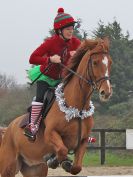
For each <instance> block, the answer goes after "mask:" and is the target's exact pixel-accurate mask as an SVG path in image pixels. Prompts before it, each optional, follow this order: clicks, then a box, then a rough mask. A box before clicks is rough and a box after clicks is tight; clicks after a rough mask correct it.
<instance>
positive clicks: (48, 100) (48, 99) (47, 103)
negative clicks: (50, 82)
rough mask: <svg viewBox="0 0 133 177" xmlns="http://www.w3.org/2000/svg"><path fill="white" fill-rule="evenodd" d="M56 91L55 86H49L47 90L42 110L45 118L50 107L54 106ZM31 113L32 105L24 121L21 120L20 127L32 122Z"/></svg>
mask: <svg viewBox="0 0 133 177" xmlns="http://www.w3.org/2000/svg"><path fill="white" fill-rule="evenodd" d="M54 91H55V90H54V89H53V88H49V89H48V90H47V91H46V92H45V95H44V100H43V108H42V112H41V114H42V117H43V119H45V118H46V116H47V114H48V112H49V110H50V108H51V107H52V105H53V103H54V100H55V94H54ZM30 113H31V106H30V107H29V108H28V109H27V114H25V115H24V117H23V119H22V121H21V122H20V125H19V127H20V128H24V127H26V126H27V125H28V124H29V123H30ZM41 121H42V120H41ZM40 124H41V123H40Z"/></svg>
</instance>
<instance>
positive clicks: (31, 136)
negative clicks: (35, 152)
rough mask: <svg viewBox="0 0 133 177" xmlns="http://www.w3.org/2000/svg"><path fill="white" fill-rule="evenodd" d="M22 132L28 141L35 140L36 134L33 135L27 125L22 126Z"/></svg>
mask: <svg viewBox="0 0 133 177" xmlns="http://www.w3.org/2000/svg"><path fill="white" fill-rule="evenodd" d="M23 134H24V135H25V136H27V137H28V139H29V141H32V142H34V141H35V140H36V135H33V134H32V132H31V131H30V129H28V127H25V128H24V132H23Z"/></svg>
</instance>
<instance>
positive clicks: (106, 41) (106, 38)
mask: <svg viewBox="0 0 133 177" xmlns="http://www.w3.org/2000/svg"><path fill="white" fill-rule="evenodd" d="M103 40H104V43H105V45H106V47H107V48H108V49H109V46H110V39H109V37H108V36H106V37H104V38H103Z"/></svg>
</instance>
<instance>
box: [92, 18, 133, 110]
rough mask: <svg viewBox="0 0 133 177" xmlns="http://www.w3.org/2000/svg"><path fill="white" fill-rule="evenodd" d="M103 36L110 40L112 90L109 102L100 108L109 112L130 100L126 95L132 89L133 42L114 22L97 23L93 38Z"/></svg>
mask: <svg viewBox="0 0 133 177" xmlns="http://www.w3.org/2000/svg"><path fill="white" fill-rule="evenodd" d="M105 36H109V38H110V40H111V47H110V54H111V56H112V59H113V66H112V72H111V80H112V83H113V85H114V88H113V97H112V99H111V101H110V102H109V103H108V104H106V106H105V105H104V107H102V108H105V109H106V110H109V107H112V105H114V104H116V105H117V107H118V104H121V103H122V102H123V103H124V102H128V101H129V99H130V98H129V96H128V94H129V91H131V90H132V88H133V62H132V58H133V40H129V36H130V35H129V32H127V34H126V35H124V34H123V33H122V29H121V27H120V24H119V23H118V22H117V21H116V20H114V21H113V23H108V25H104V23H103V22H102V21H100V22H99V23H98V27H97V28H96V30H94V31H93V37H95V38H97V37H100V38H103V37H105ZM113 108H114V107H113ZM100 109H101V108H100ZM100 109H99V110H100ZM105 109H104V112H105ZM125 109H126V108H125ZM102 112H103V110H102Z"/></svg>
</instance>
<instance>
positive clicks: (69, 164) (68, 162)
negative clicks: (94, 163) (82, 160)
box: [61, 159, 72, 172]
mask: <svg viewBox="0 0 133 177" xmlns="http://www.w3.org/2000/svg"><path fill="white" fill-rule="evenodd" d="M61 167H62V168H63V169H64V170H65V171H66V172H70V171H71V168H72V161H71V160H68V159H67V160H64V161H62V162H61Z"/></svg>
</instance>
